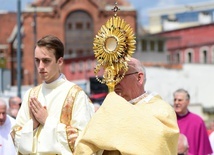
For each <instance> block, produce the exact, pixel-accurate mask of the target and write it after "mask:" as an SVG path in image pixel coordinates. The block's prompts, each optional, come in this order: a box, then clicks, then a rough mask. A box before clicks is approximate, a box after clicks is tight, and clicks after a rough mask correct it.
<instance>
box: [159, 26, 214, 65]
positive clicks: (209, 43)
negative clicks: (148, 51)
mask: <svg viewBox="0 0 214 155" xmlns="http://www.w3.org/2000/svg"><path fill="white" fill-rule="evenodd" d="M155 36H161V37H164V38H166V49H167V52H168V56H169V62H170V63H181V64H183V63H197V64H214V37H213V36H214V24H213V23H212V24H206V25H200V26H195V27H189V28H184V29H178V30H173V31H168V32H162V33H159V34H155Z"/></svg>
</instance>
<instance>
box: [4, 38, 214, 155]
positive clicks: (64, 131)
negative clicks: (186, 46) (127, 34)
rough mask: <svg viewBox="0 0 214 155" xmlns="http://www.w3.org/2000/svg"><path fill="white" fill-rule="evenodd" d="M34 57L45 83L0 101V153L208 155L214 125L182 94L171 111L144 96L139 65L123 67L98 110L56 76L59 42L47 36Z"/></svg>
mask: <svg viewBox="0 0 214 155" xmlns="http://www.w3.org/2000/svg"><path fill="white" fill-rule="evenodd" d="M34 52H35V53H34V57H35V64H36V67H37V70H38V74H39V75H40V77H41V79H42V80H43V82H42V84H40V85H38V86H36V87H33V88H31V89H29V90H28V91H27V92H26V94H25V95H24V97H23V98H22V99H21V98H20V97H17V96H14V97H11V98H9V100H8V104H7V103H6V101H5V100H3V99H1V98H0V155H8V154H9V155H15V154H18V153H20V154H40V155H45V154H59V155H60V154H62V155H69V154H71V155H72V154H76V155H82V154H86V155H88V154H97V155H100V154H103V155H112V154H114V155H117V154H118V155H119V154H136V155H138V154H139V155H141V154H148V155H150V154H151V155H153V154H155V155H156V154H159V155H176V154H179V155H211V154H212V153H213V151H214V121H212V122H211V123H210V127H209V131H208V128H207V127H206V125H205V122H204V121H203V119H202V118H201V117H200V116H199V115H197V114H194V113H193V112H191V111H190V110H189V109H188V106H189V104H190V95H189V92H188V91H187V90H185V89H178V90H176V91H175V92H173V93H172V95H173V97H174V100H173V101H174V104H173V106H171V105H170V104H168V103H167V102H165V101H164V100H163V99H162V98H161V96H160V95H159V94H158V93H155V92H152V93H149V92H147V91H146V89H145V84H146V80H147V78H146V70H145V68H144V66H143V65H142V63H141V62H140V61H139V60H137V59H135V58H131V59H130V61H128V67H129V69H128V71H127V72H126V74H125V76H124V78H123V79H122V80H121V81H120V82H119V83H118V84H117V85H116V86H115V91H114V92H110V93H109V94H108V95H107V96H106V98H105V100H104V102H103V103H102V105H97V104H93V103H92V102H91V101H90V99H89V98H88V96H87V95H86V93H85V92H84V91H83V90H82V89H81V88H80V87H79V86H78V85H76V84H74V83H72V82H70V81H68V80H67V79H66V77H65V76H64V75H63V73H62V72H61V66H62V64H63V56H64V45H63V43H62V42H61V40H60V39H58V38H57V37H56V36H52V35H47V36H44V37H42V38H41V39H40V40H38V42H37V44H36V48H35V51H34ZM118 74H123V73H118ZM130 81H132V82H130ZM92 118H93V119H92Z"/></svg>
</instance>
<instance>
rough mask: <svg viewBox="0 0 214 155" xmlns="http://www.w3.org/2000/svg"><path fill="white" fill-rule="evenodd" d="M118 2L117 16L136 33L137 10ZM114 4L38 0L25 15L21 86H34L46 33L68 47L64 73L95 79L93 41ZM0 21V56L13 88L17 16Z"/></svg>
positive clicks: (91, 0) (107, 1)
mask: <svg viewBox="0 0 214 155" xmlns="http://www.w3.org/2000/svg"><path fill="white" fill-rule="evenodd" d="M117 2H118V7H119V8H120V10H119V12H118V16H120V17H121V18H123V19H124V20H125V21H126V22H127V23H129V24H130V26H131V27H132V28H133V30H134V32H135V30H136V18H137V17H136V11H135V10H134V9H133V8H132V7H131V5H130V4H129V3H128V2H127V1H126V0H118V1H117ZM114 5H115V1H114V0H102V1H100V0H37V1H36V3H34V4H32V5H31V6H29V7H27V8H26V9H25V10H24V12H22V29H21V34H22V45H21V51H22V52H21V53H22V60H21V66H22V84H23V85H31V84H33V83H34V75H35V74H34V71H35V70H34V57H33V53H34V46H35V41H36V40H38V39H39V38H41V37H42V36H44V35H47V34H53V35H56V36H58V37H59V38H60V39H61V40H62V41H63V42H64V44H65V61H64V66H63V69H62V71H63V73H64V74H65V75H66V76H67V78H68V80H88V79H89V77H92V76H94V72H93V71H94V70H93V69H94V66H95V63H96V62H95V60H94V53H93V39H94V37H95V35H96V34H97V32H98V30H99V29H100V28H101V26H102V25H103V24H105V23H106V21H107V20H108V19H109V18H110V17H112V16H113V15H114V12H113V11H112V9H113V7H114ZM35 19H36V20H35ZM2 20H4V22H3V21H2ZM5 21H6V22H5ZM34 21H36V22H34ZM0 22H1V26H0V36H1V37H0V54H1V57H2V59H4V58H6V62H7V63H6V66H3V67H6V68H8V69H11V75H12V76H11V77H12V85H15V84H16V50H17V48H16V47H17V45H16V44H17V26H16V14H14V13H12V14H9V13H8V14H0ZM34 23H36V24H34ZM34 28H36V29H34ZM3 45H5V46H3ZM38 82H41V81H39V78H38Z"/></svg>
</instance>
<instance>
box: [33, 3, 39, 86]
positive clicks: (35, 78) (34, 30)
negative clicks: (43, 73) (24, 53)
mask: <svg viewBox="0 0 214 155" xmlns="http://www.w3.org/2000/svg"><path fill="white" fill-rule="evenodd" d="M33 7H34V15H33V34H34V45H35V46H36V42H37V22H36V18H37V11H36V5H34V6H33ZM35 46H34V47H35ZM33 53H34V49H33ZM33 55H34V54H33ZM34 61H35V60H34V57H33V62H34ZM33 64H34V86H37V84H38V81H37V68H36V64H35V63H33Z"/></svg>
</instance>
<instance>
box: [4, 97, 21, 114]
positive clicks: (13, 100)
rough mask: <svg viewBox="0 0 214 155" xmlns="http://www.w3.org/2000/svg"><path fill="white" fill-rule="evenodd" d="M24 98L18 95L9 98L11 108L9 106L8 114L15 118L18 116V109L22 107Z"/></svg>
mask: <svg viewBox="0 0 214 155" xmlns="http://www.w3.org/2000/svg"><path fill="white" fill-rule="evenodd" d="M21 104H22V99H21V98H20V97H18V96H13V97H10V98H9V108H8V112H7V113H8V115H10V116H11V117H13V118H16V116H17V114H18V111H19V109H20V107H21Z"/></svg>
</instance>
